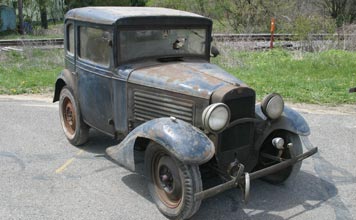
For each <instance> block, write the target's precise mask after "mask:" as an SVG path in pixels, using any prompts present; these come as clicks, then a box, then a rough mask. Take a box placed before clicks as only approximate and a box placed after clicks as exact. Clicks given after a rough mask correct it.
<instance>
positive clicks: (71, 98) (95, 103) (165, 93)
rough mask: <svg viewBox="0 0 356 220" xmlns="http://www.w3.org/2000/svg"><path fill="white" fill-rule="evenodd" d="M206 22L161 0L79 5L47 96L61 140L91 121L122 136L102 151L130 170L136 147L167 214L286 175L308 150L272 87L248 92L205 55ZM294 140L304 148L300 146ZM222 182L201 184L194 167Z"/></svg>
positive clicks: (189, 211)
mask: <svg viewBox="0 0 356 220" xmlns="http://www.w3.org/2000/svg"><path fill="white" fill-rule="evenodd" d="M211 30H212V21H211V20H210V19H208V18H205V17H202V16H200V15H196V14H192V13H188V12H183V11H178V10H172V9H164V8H149V7H144V8H140V7H87V8H79V9H73V10H70V11H69V12H68V13H67V14H66V17H65V69H64V70H63V71H62V72H61V73H60V75H59V77H58V79H57V81H56V86H55V95H54V101H59V103H60V117H61V123H62V126H63V130H64V132H65V134H66V137H67V138H68V140H69V141H70V142H71V143H72V144H74V145H81V144H84V143H85V142H86V141H87V139H88V129H89V128H90V127H91V128H95V129H97V130H99V131H101V132H103V133H105V134H107V135H110V136H112V137H114V138H117V139H122V141H121V142H120V144H119V145H117V146H114V147H110V148H108V149H107V154H108V155H109V156H110V157H111V158H112V159H114V160H115V161H117V162H118V163H119V164H121V165H122V166H124V167H126V168H127V169H129V170H132V171H135V153H134V152H135V151H144V152H145V167H146V171H145V172H146V175H147V178H148V183H149V190H150V193H151V195H152V197H153V200H154V201H155V202H156V204H157V206H158V208H159V210H160V211H161V212H162V213H163V214H164V215H166V216H167V217H170V218H189V217H190V216H192V215H193V214H194V213H195V212H196V211H197V210H198V208H199V206H200V202H201V200H202V199H204V198H207V197H210V196H213V195H215V194H217V193H220V192H222V191H224V190H227V189H230V188H232V187H237V186H239V187H241V189H242V190H243V191H244V192H245V196H246V197H247V195H248V192H249V184H250V182H249V181H250V180H251V179H255V178H259V177H263V178H264V179H265V180H267V181H270V182H273V183H280V182H283V181H286V180H287V179H291V177H292V176H294V175H295V174H296V173H297V172H298V171H299V169H300V165H301V162H300V161H301V160H303V159H305V158H306V157H308V156H310V155H312V154H314V153H315V152H316V151H317V148H313V146H312V145H311V143H310V142H309V141H308V138H307V136H308V135H309V133H310V130H309V127H308V125H307V123H306V121H305V120H304V119H303V117H302V116H301V115H300V114H298V113H297V112H296V111H294V110H292V109H291V108H288V107H287V106H284V102H283V99H282V98H281V96H280V95H279V94H274V93H272V94H270V95H268V96H266V98H265V99H264V100H263V101H262V103H257V104H255V101H256V100H255V99H256V95H255V91H254V90H253V89H252V88H250V87H248V86H247V85H246V84H244V83H243V82H242V81H241V80H239V79H237V78H235V77H233V76H232V75H230V74H229V73H227V72H226V71H224V70H223V69H221V68H220V67H218V66H216V65H214V64H211V63H210V58H211V49H210V48H211V41H212V37H211ZM303 146H304V147H305V148H306V149H308V150H309V151H307V152H305V153H304V154H303V153H302V148H303ZM202 170H208V171H212V172H214V173H217V174H218V175H219V176H221V177H222V178H223V179H224V180H225V183H223V184H220V185H217V186H215V187H213V188H209V189H203V187H202V182H201V171H202Z"/></svg>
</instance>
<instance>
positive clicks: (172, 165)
mask: <svg viewBox="0 0 356 220" xmlns="http://www.w3.org/2000/svg"><path fill="white" fill-rule="evenodd" d="M145 174H146V177H147V179H148V190H149V192H150V194H151V196H152V198H153V201H154V202H155V203H156V205H157V207H158V209H159V211H160V212H161V213H162V214H164V215H165V216H166V217H168V218H170V219H187V218H190V217H191V216H192V215H193V214H194V213H195V212H196V211H198V209H199V207H200V204H201V201H195V198H194V196H195V193H197V192H200V191H202V182H201V176H200V171H199V167H198V165H187V164H183V163H182V162H180V161H178V160H177V159H176V158H174V157H172V156H171V155H170V154H169V153H168V152H167V151H166V150H164V148H163V147H161V146H160V145H159V144H156V143H154V142H152V143H151V144H150V145H149V146H148V147H147V150H146V153H145Z"/></svg>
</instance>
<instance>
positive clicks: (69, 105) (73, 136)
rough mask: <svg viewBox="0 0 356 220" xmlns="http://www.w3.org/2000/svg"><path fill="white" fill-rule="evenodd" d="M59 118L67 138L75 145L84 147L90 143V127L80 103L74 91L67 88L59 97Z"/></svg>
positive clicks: (64, 88)
mask: <svg viewBox="0 0 356 220" xmlns="http://www.w3.org/2000/svg"><path fill="white" fill-rule="evenodd" d="M59 117H60V120H61V125H62V128H63V131H64V134H65V136H66V137H67V139H68V141H69V142H70V143H71V144H73V145H75V146H78V145H82V144H84V143H85V142H87V141H88V135H89V127H88V125H86V124H85V123H84V121H83V119H82V115H81V113H80V108H79V105H78V102H77V101H76V99H75V98H74V95H73V92H72V90H71V89H70V88H69V87H67V86H65V87H63V89H62V90H61V93H60V96H59Z"/></svg>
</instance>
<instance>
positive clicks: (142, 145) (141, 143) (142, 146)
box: [134, 137, 151, 151]
mask: <svg viewBox="0 0 356 220" xmlns="http://www.w3.org/2000/svg"><path fill="white" fill-rule="evenodd" d="M150 141H151V140H150V139H148V138H144V137H138V138H136V141H135V145H134V149H135V150H137V151H145V150H146V148H147V146H148V144H149V143H150Z"/></svg>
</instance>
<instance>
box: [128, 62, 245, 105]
mask: <svg viewBox="0 0 356 220" xmlns="http://www.w3.org/2000/svg"><path fill="white" fill-rule="evenodd" d="M128 81H129V82H130V83H135V84H140V85H144V86H149V87H153V88H158V89H162V90H169V91H173V92H178V93H182V94H187V95H193V96H196V97H201V98H206V99H208V98H210V96H211V94H212V93H213V92H214V91H215V90H217V89H219V88H221V87H223V86H226V85H236V86H239V85H241V84H243V82H242V81H240V80H238V79H237V78H235V77H234V76H232V75H230V74H229V73H228V72H226V71H224V70H223V69H221V68H220V67H218V66H216V65H214V64H211V63H197V62H169V63H160V64H156V65H151V66H144V67H138V68H133V70H132V72H131V73H130V75H129V78H128Z"/></svg>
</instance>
